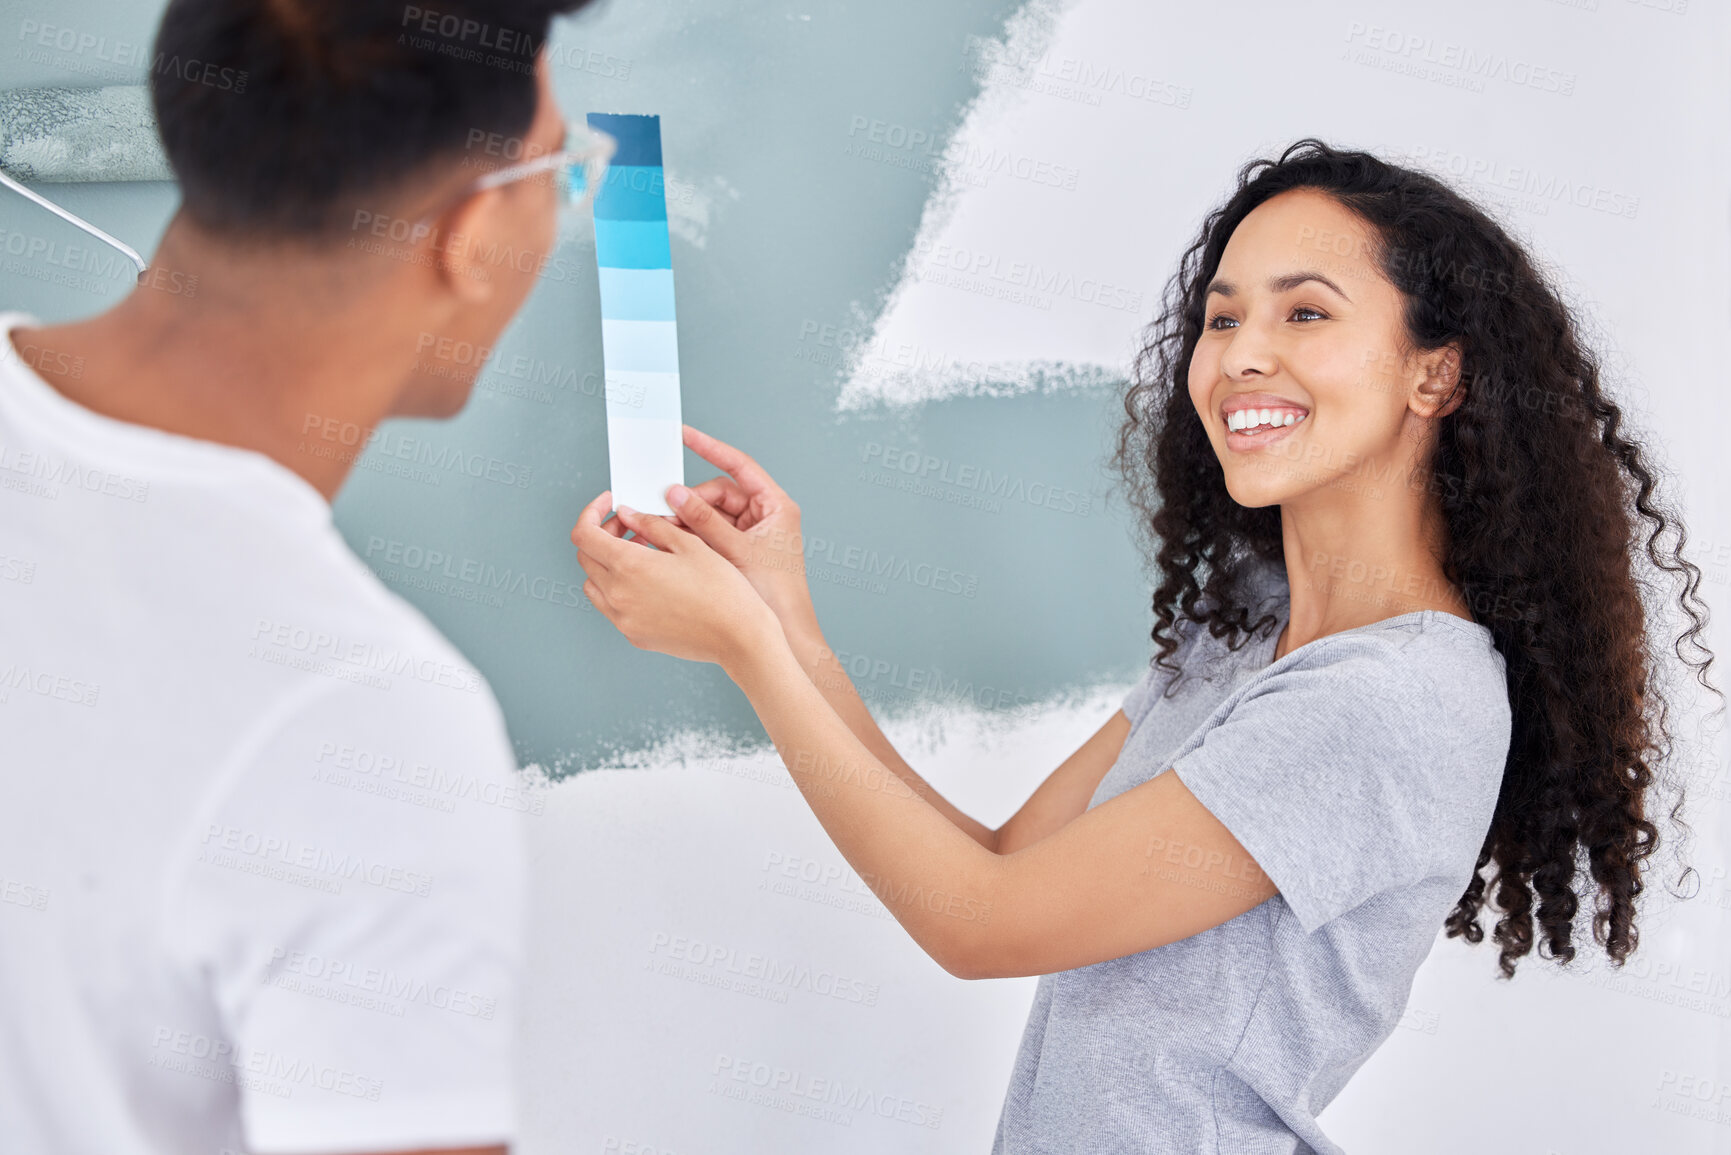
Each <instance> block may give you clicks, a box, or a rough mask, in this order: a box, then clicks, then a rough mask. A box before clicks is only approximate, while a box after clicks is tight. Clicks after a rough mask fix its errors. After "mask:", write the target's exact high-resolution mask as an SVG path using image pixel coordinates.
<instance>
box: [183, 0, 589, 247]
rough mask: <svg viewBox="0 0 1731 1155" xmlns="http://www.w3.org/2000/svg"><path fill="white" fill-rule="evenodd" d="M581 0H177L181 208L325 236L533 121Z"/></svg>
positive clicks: (211, 218)
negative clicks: (563, 16)
mask: <svg viewBox="0 0 1731 1155" xmlns="http://www.w3.org/2000/svg"><path fill="white" fill-rule="evenodd" d="M585 2H586V0H426V2H424V3H419V4H408V3H403V2H402V0H172V2H171V3H170V4H169V6H168V10H167V12H166V13H164V15H163V18H162V26H161V28H160V29H158V31H157V36H156V45H155V49H154V51H153V52H152V54H151V55H152V59H153V61H154V62H155V63H154V64H153V66H152V69H151V77H150V89H151V97H152V100H153V102H154V104H155V106H156V119H157V126H158V129H159V131H160V132H161V133H162V143H163V147H164V149H165V150H166V151H167V154H168V161H169V164H170V165H172V166H173V168H174V172H175V175H176V177H178V178H179V181H180V188H181V194H182V197H183V202H184V207H185V210H186V212H187V213H188V215H189V216H190V217H191V218H192V220H193V221H194V222H195V223H196V224H198V225H199V226H200V227H201V228H204V229H206V230H208V231H211V232H213V233H218V234H223V235H229V236H245V237H256V238H273V239H275V238H282V239H316V238H321V237H330V236H332V235H334V234H338V233H340V231H341V230H342V229H343V227H344V225H345V222H346V221H347V219H348V217H349V214H350V213H351V211H352V210H353V209H354V208H356V207H358V206H360V205H362V204H363V203H364V202H366V201H368V200H369V199H371V200H372V201H374V202H375V203H374V204H371V205H368V206H367V207H369V208H376V207H378V205H377V203H376V202H378V201H379V200H381V199H384V198H388V197H389V196H390V195H391V194H392V193H393V192H395V191H397V190H398V189H399V188H400V187H401V186H402V185H403V184H404V183H405V182H406V180H407V179H408V178H409V177H411V176H413V175H415V174H416V173H418V172H421V171H425V170H426V169H428V168H429V167H430V166H431V165H433V164H434V163H436V162H437V161H439V160H441V159H444V158H454V157H458V156H461V155H462V154H463V153H464V150H465V148H466V147H468V146H469V145H470V144H472V142H474V141H476V140H480V139H485V138H487V134H499V135H498V136H493V137H491V139H492V140H494V141H497V140H498V139H499V137H500V136H503V137H507V138H508V137H513V136H518V137H520V136H521V135H522V134H523V133H524V132H525V131H527V129H528V128H529V125H530V123H531V122H532V121H533V120H534V116H535V107H536V103H537V83H536V79H535V60H536V56H537V54H538V53H539V51H540V49H541V46H542V45H543V44H544V43H545V42H546V40H547V35H548V30H549V28H550V26H551V24H552V20H553V17H554V16H555V15H557V14H559V13H562V12H570V11H573V10H575V9H577V8H580V7H582V6H583V4H584V3H585Z"/></svg>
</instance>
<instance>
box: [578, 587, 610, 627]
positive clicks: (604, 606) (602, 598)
mask: <svg viewBox="0 0 1731 1155" xmlns="http://www.w3.org/2000/svg"><path fill="white" fill-rule="evenodd" d="M583 596H584V597H586V598H588V599H589V602H590V604H591V605H593V606H594V607H595V608H596V609H598V610H600V611H601V614H602V616H603V617H605V618H606V619H607V620H608V621H612V620H613V618H614V617H615V614H614V612H613V603H612V602H610V601H608V600H607V595H606V594H604V593H602V592H601V587H600V586H598V585H596V584H595V579H594V578H590V579H589V580H588V581H586V582H584V583H583Z"/></svg>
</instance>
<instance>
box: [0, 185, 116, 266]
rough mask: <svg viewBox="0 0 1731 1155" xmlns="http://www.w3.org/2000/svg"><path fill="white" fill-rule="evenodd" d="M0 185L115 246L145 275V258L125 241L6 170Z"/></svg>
mask: <svg viewBox="0 0 1731 1155" xmlns="http://www.w3.org/2000/svg"><path fill="white" fill-rule="evenodd" d="M0 184H3V185H5V186H6V187H7V188H9V189H11V190H12V191H13V192H15V193H17V194H18V195H19V196H22V197H24V198H26V199H27V200H32V201H35V202H36V203H37V204H39V205H41V206H42V207H43V208H45V209H47V210H48V211H49V212H51V213H53V214H54V215H55V216H57V217H59V218H60V219H61V220H63V221H65V222H67V223H68V224H70V225H72V226H73V227H75V228H80V229H83V230H84V231H85V232H87V233H89V234H90V235H91V236H93V237H95V238H96V239H97V240H99V241H104V242H106V243H108V244H110V245H113V246H114V247H115V248H117V249H119V250H120V251H121V252H123V253H125V254H126V255H127V257H128V258H129V259H130V260H131V261H132V263H133V264H135V265H137V266H138V275H139V276H141V277H142V276H143V275H144V272H145V269H146V268H147V267H148V266H146V265H145V263H144V258H143V257H141V256H139V255H138V250H137V249H135V248H133V247H132V246H131V245H129V244H127V243H126V242H125V241H123V240H120V239H119V238H117V237H113V236H110V235H109V234H108V233H106V232H103V231H102V230H101V229H99V228H97V227H96V226H95V225H93V224H91V223H90V222H89V221H87V220H85V219H84V218H83V217H81V216H78V215H77V214H75V213H72V212H68V211H67V210H66V209H63V208H61V207H60V206H59V205H57V204H55V203H54V202H53V201H51V200H49V199H48V198H47V197H45V196H43V195H41V194H40V193H38V192H36V191H35V190H34V189H31V188H27V187H26V186H24V185H23V184H20V183H19V182H18V181H15V180H13V179H12V178H11V177H9V176H7V175H6V173H5V171H4V170H0Z"/></svg>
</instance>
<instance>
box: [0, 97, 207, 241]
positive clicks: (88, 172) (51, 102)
mask: <svg viewBox="0 0 1731 1155" xmlns="http://www.w3.org/2000/svg"><path fill="white" fill-rule="evenodd" d="M173 179H174V173H173V171H172V170H171V169H170V168H169V167H168V158H167V157H166V156H164V155H163V151H162V142H161V140H160V139H159V138H158V136H157V132H156V117H155V115H154V114H153V113H152V111H151V105H150V89H149V88H147V87H146V86H144V85H142V84H130V85H110V86H108V87H104V88H82V89H80V88H18V89H13V90H11V91H10V92H0V184H3V185H5V186H6V187H7V188H9V189H11V190H12V191H13V192H16V193H18V194H19V195H20V196H23V197H25V198H27V199H29V200H31V201H34V202H35V203H36V204H38V205H41V206H42V207H43V208H45V209H47V210H48V211H49V212H51V213H53V214H54V215H55V216H57V217H59V218H60V219H61V220H64V221H66V222H67V223H68V224H71V225H73V226H75V227H76V228H79V229H82V230H84V231H85V232H87V233H89V234H90V235H91V236H93V237H96V238H97V239H99V240H102V241H104V242H106V243H108V244H110V245H113V246H114V247H115V248H117V249H119V250H120V251H121V252H123V253H125V254H126V255H127V257H128V258H130V259H131V261H132V263H133V264H135V265H137V266H138V271H139V272H140V273H142V272H144V270H145V267H146V266H145V261H144V258H143V257H141V256H139V254H138V251H137V250H136V249H134V248H133V247H132V246H131V245H128V244H127V243H126V242H124V241H122V240H119V239H118V238H116V237H113V236H111V235H109V234H108V233H107V232H104V231H103V230H102V229H100V228H98V227H96V226H95V225H93V224H91V223H90V222H89V221H87V220H84V219H83V218H82V217H80V216H77V215H76V214H74V213H71V212H69V211H67V210H66V209H63V208H61V207H60V206H59V205H57V204H55V203H54V202H53V201H51V200H49V199H48V198H47V197H45V196H43V195H41V194H40V193H38V192H36V191H35V190H34V189H31V188H29V187H28V186H26V185H25V184H23V183H22V182H24V181H31V182H34V183H37V184H80V183H85V182H93V181H157V180H173Z"/></svg>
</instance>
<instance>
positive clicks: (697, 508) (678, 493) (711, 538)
mask: <svg viewBox="0 0 1731 1155" xmlns="http://www.w3.org/2000/svg"><path fill="white" fill-rule="evenodd" d="M667 501H668V504H670V505H672V506H673V508H674V509H675V510H677V511H678V512H679V520H680V521H681V522H682V523H683V524H684V525H686V526H688V527H689V528H690V530H691V532H692V533H693V534H694V535H696V536H697V537H698V538H700V539H702V541H703V543H704V544H705V545H707V546H709V548H710V549H713V550H714V551H715V552H716V553H718V554H720V555H721V556H722V557H724V558H727V559H728V560H729V561H732V560H733V559H735V558H737V557H739V556H740V552H741V547H742V546H743V542H744V539H743V538H742V537H741V536H740V532H739V530H738V529H736V528H735V527H734V525H733V521H732V519H731V518H728V517H726V516H724V515H723V514H721V513H718V512H716V511H715V510H714V509H712V508H711V507H710V505H709V503H708V502H707V501H705V500H703V498H702V497H701V496H700V495H699V494H698V492H697V490H695V489H686V488H685V487H684V486H682V485H675V486H673V487H671V488H670V489H668V491H667Z"/></svg>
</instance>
